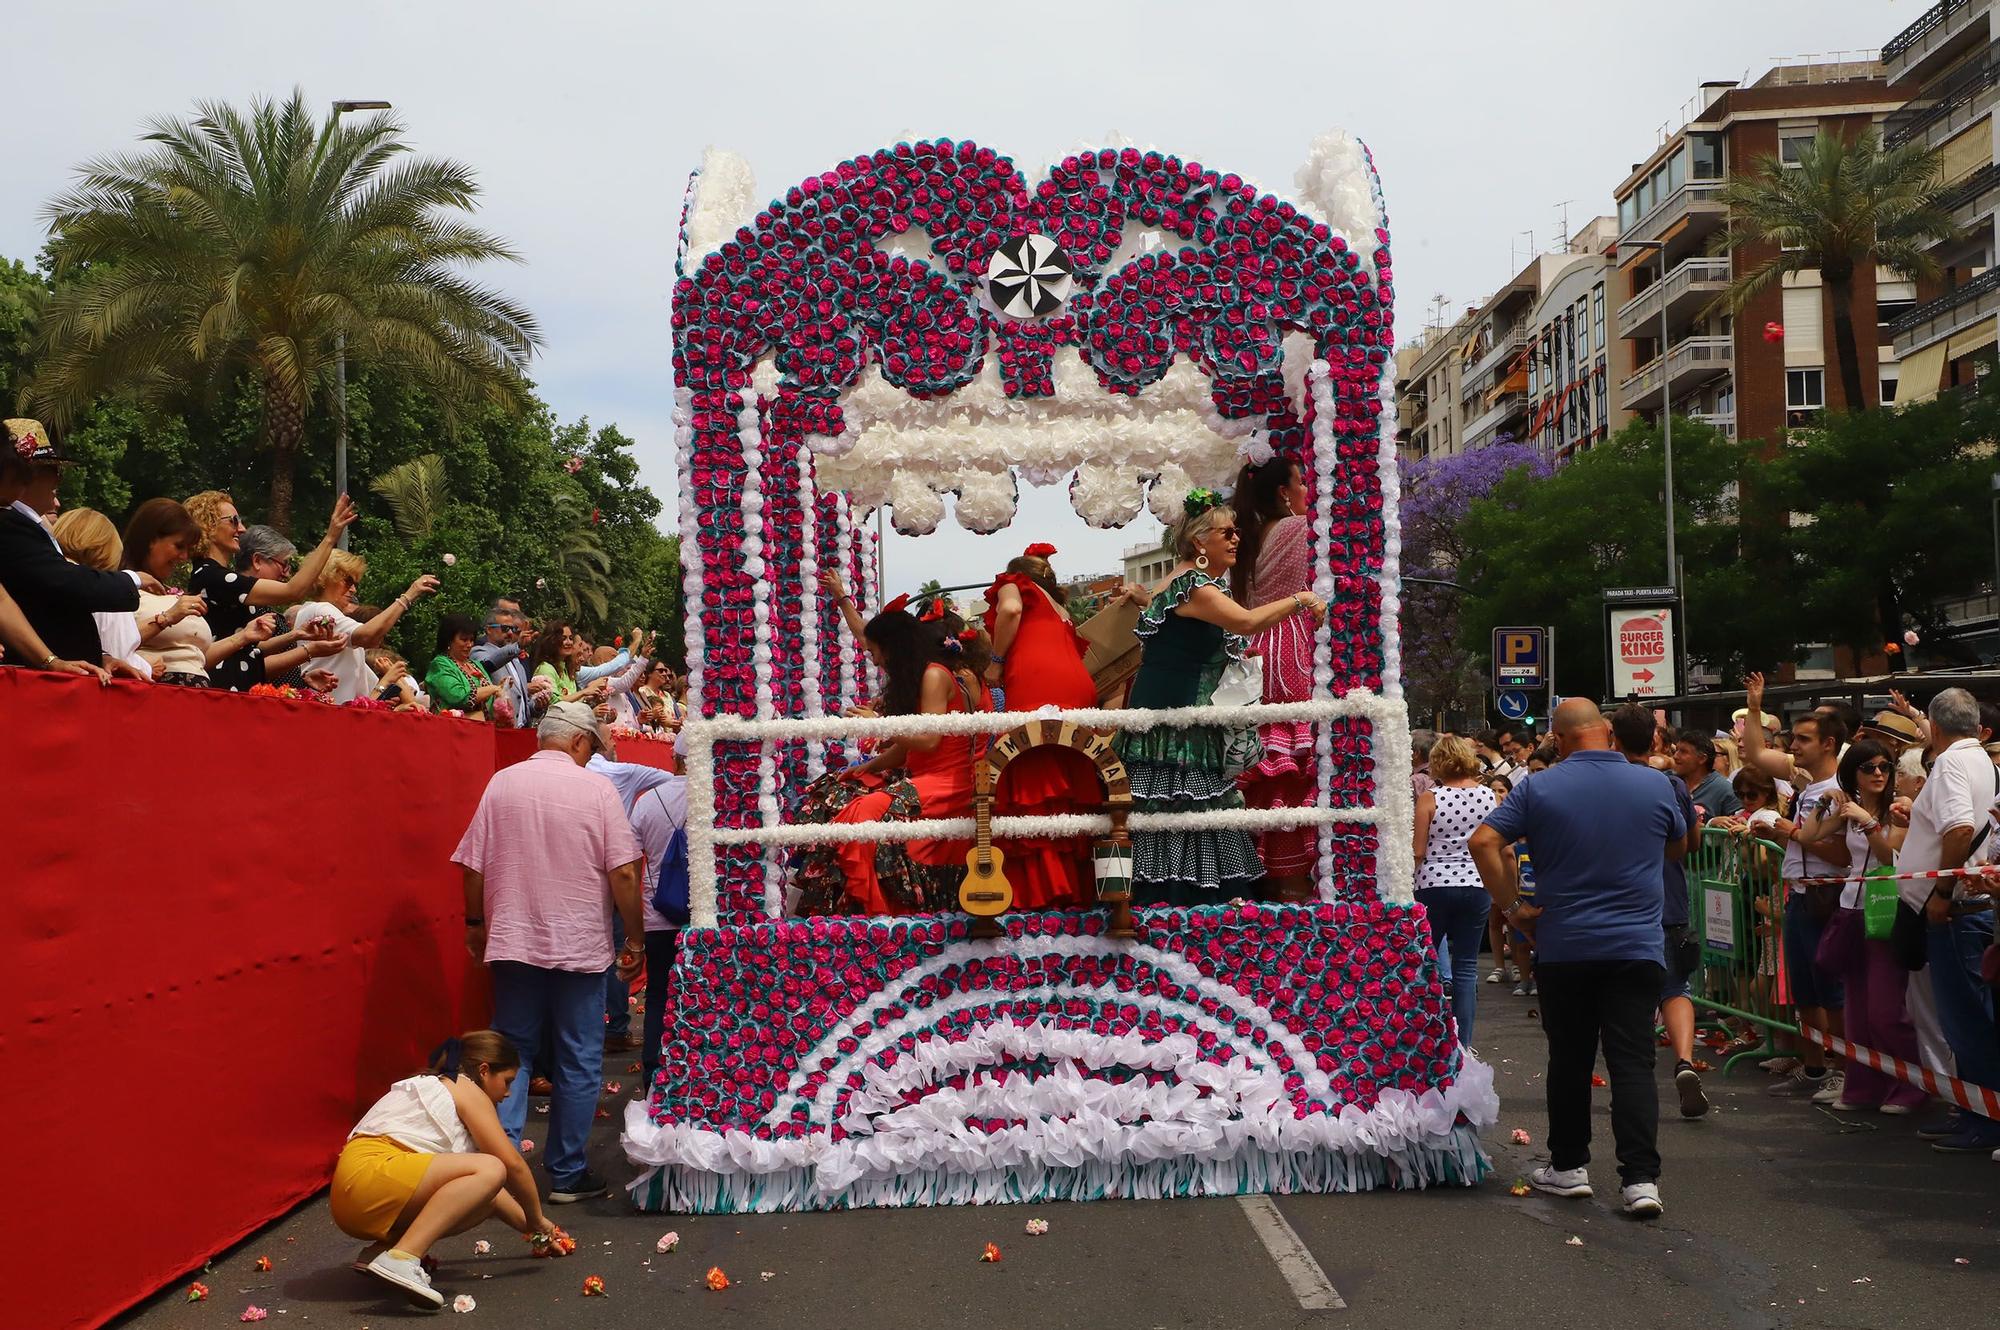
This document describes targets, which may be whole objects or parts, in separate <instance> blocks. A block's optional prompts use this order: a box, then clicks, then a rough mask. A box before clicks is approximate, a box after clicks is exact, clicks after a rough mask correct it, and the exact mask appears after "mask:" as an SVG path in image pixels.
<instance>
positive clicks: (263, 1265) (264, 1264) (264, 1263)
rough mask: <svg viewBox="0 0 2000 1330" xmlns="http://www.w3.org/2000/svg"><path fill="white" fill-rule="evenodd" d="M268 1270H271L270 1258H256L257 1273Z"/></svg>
mask: <svg viewBox="0 0 2000 1330" xmlns="http://www.w3.org/2000/svg"><path fill="white" fill-rule="evenodd" d="M270 1268H271V1258H270V1257H268V1256H259V1257H258V1258H257V1269H258V1271H259V1272H262V1271H265V1270H269V1269H270Z"/></svg>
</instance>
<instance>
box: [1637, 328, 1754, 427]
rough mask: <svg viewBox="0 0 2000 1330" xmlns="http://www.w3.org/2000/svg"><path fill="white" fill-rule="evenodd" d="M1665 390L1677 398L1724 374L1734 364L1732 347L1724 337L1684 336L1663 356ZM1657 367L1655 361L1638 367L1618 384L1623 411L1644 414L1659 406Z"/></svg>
mask: <svg viewBox="0 0 2000 1330" xmlns="http://www.w3.org/2000/svg"><path fill="white" fill-rule="evenodd" d="M1666 359H1667V364H1666V384H1667V390H1668V391H1669V392H1670V393H1671V394H1672V395H1673V396H1675V397H1679V396H1680V395H1681V393H1682V392H1683V390H1684V389H1688V388H1693V387H1694V386H1696V385H1697V384H1700V383H1704V382H1706V381H1707V380H1709V379H1711V378H1714V377H1715V376H1716V375H1717V374H1726V373H1728V372H1729V371H1730V370H1731V369H1732V368H1734V367H1735V364H1736V346H1735V343H1734V342H1733V341H1731V340H1730V339H1729V338H1727V337H1688V338H1684V339H1682V340H1681V341H1678V342H1675V343H1674V349H1673V350H1672V351H1670V352H1669V353H1668V354H1667V358H1666ZM1660 381H1661V367H1660V361H1659V358H1658V357H1657V356H1656V357H1654V358H1653V360H1652V361H1651V362H1649V363H1647V364H1645V365H1642V366H1640V367H1639V371H1638V372H1637V373H1636V374H1634V375H1632V377H1631V378H1629V379H1626V380H1625V381H1624V382H1623V383H1621V384H1619V385H1618V405H1619V407H1620V409H1622V410H1626V411H1647V410H1652V409H1655V408H1657V407H1658V406H1659V405H1660Z"/></svg>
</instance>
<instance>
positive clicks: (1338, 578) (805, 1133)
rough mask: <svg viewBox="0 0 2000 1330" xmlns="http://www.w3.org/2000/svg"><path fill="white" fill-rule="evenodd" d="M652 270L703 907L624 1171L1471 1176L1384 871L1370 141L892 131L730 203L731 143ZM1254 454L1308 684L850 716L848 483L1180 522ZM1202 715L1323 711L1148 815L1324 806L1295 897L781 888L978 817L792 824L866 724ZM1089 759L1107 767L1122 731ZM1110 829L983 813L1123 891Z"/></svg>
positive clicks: (1077, 1190)
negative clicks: (841, 911)
mask: <svg viewBox="0 0 2000 1330" xmlns="http://www.w3.org/2000/svg"><path fill="white" fill-rule="evenodd" d="M679 274H680V276H679V280H678V282H677V284H676V287H675V292H674V311H673V322H674V378H675V383H676V394H677V395H676V415H675V421H676V426H677V432H678V436H677V445H678V450H679V467H680V477H681V488H680V524H681V533H682V540H683V544H682V558H683V563H684V567H685V578H686V592H687V633H688V642H687V646H688V651H687V655H688V661H689V665H690V669H689V683H690V702H691V703H692V704H693V707H694V715H693V716H692V718H691V719H690V721H689V723H688V724H687V726H686V727H685V729H684V730H683V731H682V739H683V741H684V744H685V748H686V754H687V757H686V771H687V775H688V781H689V831H690V866H691V867H690V884H691V889H690V899H691V911H692V916H693V922H692V925H691V926H690V927H689V928H688V929H687V930H685V932H684V933H683V936H682V942H681V950H680V959H679V961H678V963H677V965H676V967H675V970H674V974H673V976H672V978H671V981H670V982H671V983H672V988H673V998H672V1005H671V1017H670V1023H669V1026H668V1030H667V1039H666V1042H667V1047H666V1049H665V1057H664V1061H663V1064H662V1069H661V1071H660V1073H659V1075H658V1078H657V1080H656V1082H655V1083H654V1084H653V1085H652V1086H651V1087H650V1091H649V1094H648V1095H647V1097H646V1098H645V1099H643V1100H635V1101H634V1102H633V1103H632V1104H631V1105H630V1106H629V1108H628V1111H627V1115H626V1122H625V1131H624V1135H623V1143H624V1146H625V1148H626V1151H627V1153H628V1155H629V1156H630V1158H631V1159H632V1161H633V1162H634V1163H635V1164H636V1165H638V1166H640V1167H641V1169H642V1172H641V1174H640V1176H639V1177H638V1178H637V1179H636V1180H635V1181H634V1183H633V1184H632V1192H633V1195H634V1198H635V1200H636V1201H637V1203H638V1204H639V1205H640V1206H641V1207H642V1208H646V1209H664V1210H674V1211H692V1212H707V1213H715V1212H738V1211H770V1210H810V1209H835V1208H842V1207H849V1206H858V1205H932V1204H951V1203H960V1202H981V1203H983V1202H1003V1201H1032V1200H1049V1199H1095V1198H1100V1197H1175V1196H1190V1195H1216V1194H1238V1193H1247V1192H1262V1191H1272V1192H1289V1191H1351V1190H1364V1189H1369V1188H1375V1187H1422V1186H1428V1185H1438V1184H1469V1183H1472V1182H1475V1181H1477V1180H1478V1179H1479V1178H1480V1177H1482V1176H1483V1175H1484V1173H1485V1172H1486V1171H1487V1169H1488V1162H1487V1159H1486V1157H1485V1155H1484V1154H1483V1153H1482V1151H1481V1149H1480V1146H1479V1143H1478V1136H1477V1134H1478V1130H1479V1129H1480V1128H1481V1127H1483V1126H1486V1125H1490V1124H1491V1122H1492V1121H1493V1119H1494V1117H1495V1115H1496V1113H1497V1101H1496V1099H1495V1096H1494V1092H1493V1087H1492V1075H1491V1072H1490V1070H1489V1069H1488V1068H1487V1067H1485V1066H1484V1065H1482V1064H1481V1063H1480V1062H1479V1061H1478V1060H1477V1059H1476V1058H1474V1057H1473V1056H1471V1054H1470V1053H1469V1052H1468V1051H1466V1050H1464V1049H1461V1048H1460V1047H1458V1046H1457V1042H1456V1039H1455V1035H1454V1033H1453V1027H1452V1025H1451V1021H1450V1019H1449V1016H1448V1010H1447V1004H1446V1002H1445V1000H1444V998H1443V995H1442V992H1441V988H1440V984H1439V981H1438V976H1437V973H1436V971H1435V968H1434V965H1433V962H1432V956H1431V947H1430V945H1429V941H1428V928H1427V925H1426V923H1425V920H1424V917H1423V914H1422V911H1421V910H1420V909H1419V908H1418V907H1417V906H1416V905H1415V903H1414V889H1413V863H1412V855H1411V849H1410V822H1411V802H1412V799H1411V790H1410V768H1409V731H1408V721H1407V717H1406V713H1405V710H1404V706H1403V702H1402V698H1401V695H1400V690H1399V687H1398V684H1397V678H1398V673H1399V666H1398V645H1397V627H1396V619H1397V613H1398V596H1397V586H1398V582H1397V549H1396V521H1395V505H1396V489H1395V487H1396V469H1395V445H1394V422H1393V411H1392V409H1391V407H1390V404H1389V396H1388V394H1389V390H1390V381H1391V378H1392V368H1393V366H1392V346H1393V340H1392V339H1393V331H1392V319H1391V312H1392V297H1391V280H1392V269H1391V263H1390V245H1389V231H1388V222H1387V217H1386V214H1385V213H1384V210H1383V205H1382V197H1381V191H1380V187H1379V182H1378V179H1377V176H1376V173H1375V170H1374V166H1373V163H1372V161H1371V160H1370V158H1369V156H1368V153H1367V150H1366V149H1365V147H1364V146H1363V145H1362V144H1361V143H1360V142H1359V141H1358V140H1356V139H1354V138H1352V137H1350V136H1348V135H1346V134H1343V133H1338V132H1335V133H1329V134H1327V135H1325V136H1323V137H1321V138H1320V139H1319V140H1317V141H1316V142H1315V143H1314V144H1313V145H1312V146H1311V149H1310V152H1309V154H1308V158H1307V161H1306V164H1305V165H1304V166H1303V167H1302V168H1301V169H1300V171H1299V172H1298V175H1297V178H1296V189H1295V196H1294V197H1293V198H1291V199H1282V198H1277V197H1273V196H1272V195H1270V194H1268V193H1266V192H1264V191H1263V190H1261V189H1259V188H1258V187H1257V186H1256V185H1254V184H1252V183H1250V182H1248V181H1246V180H1244V179H1243V178H1242V177H1240V176H1239V175H1236V174H1232V173H1229V172H1226V171H1221V170H1217V169H1215V168H1213V167H1209V166H1206V165H1203V164H1200V163H1197V162H1195V161H1191V160H1185V159H1183V158H1181V157H1177V156H1174V155H1171V154H1167V153H1162V152H1157V151H1149V150H1142V149H1139V148H1135V147H1130V146H1119V147H1107V148H1101V149H1096V150H1091V151H1079V152H1077V153H1074V154H1072V155H1069V156H1067V157H1065V158H1064V159H1062V160H1061V161H1060V162H1059V163H1057V164H1056V165H1055V166H1053V167H1052V168H1050V169H1049V170H1048V172H1047V173H1046V174H1045V175H1043V176H1041V177H1040V178H1029V177H1028V176H1027V175H1025V174H1024V173H1023V172H1022V171H1020V170H1019V169H1017V168H1016V166H1015V165H1014V163H1013V162H1012V161H1011V160H1010V159H1009V158H1007V157H1006V156H1004V155H1002V154H1000V153H998V152H995V151H994V150H992V149H990V148H987V147H983V146H980V145H977V144H973V143H969V142H963V141H953V140H948V139H939V140H935V141H926V142H916V143H907V142H906V143H898V144H895V145H894V146H891V147H887V148H883V149H881V150H879V151H874V152H870V153H866V154H863V155H861V156H857V157H854V158H852V159H850V160H847V161H844V162H841V163H839V164H838V165H837V166H835V167H833V168H832V169H830V170H827V171H825V172H823V173H821V174H819V175H816V176H813V177H810V178H808V179H806V180H803V181H801V182H800V183H798V184H797V185H795V186H793V187H792V188H790V189H787V190H785V191H784V192H783V194H782V195H781V196H779V197H777V198H775V199H773V200H771V201H770V202H768V203H765V204H762V205H761V206H760V204H759V202H758V199H757V195H756V192H755V188H754V185H753V182H752V178H751V174H750V171H749V169H748V167H747V166H746V165H745V164H744V163H743V162H742V161H741V160H740V159H737V158H735V157H733V156H730V155H728V154H726V153H721V152H716V151H711V152H709V153H708V154H707V156H706V157H705V159H704V161H703V163H702V166H701V169H700V170H699V171H698V172H697V173H696V174H695V176H694V177H693V179H692V180H691V181H690V184H689V189H688V194H687V199H686V203H685V207H684V210H683V218H682V226H681V235H680V262H679ZM1272 455H1285V456H1292V457H1296V458H1297V459H1299V460H1300V461H1301V462H1302V463H1303V464H1304V465H1305V467H1306V469H1307V471H1308V473H1309V474H1310V476H1311V478H1312V492H1313V494H1314V496H1315V502H1314V504H1313V508H1312V512H1311V520H1312V530H1313V550H1314V560H1315V564H1314V566H1315V568H1316V570H1317V571H1316V578H1317V580H1316V590H1317V591H1318V592H1319V594H1320V595H1321V596H1322V597H1323V598H1324V599H1325V600H1326V602H1327V603H1328V605H1329V607H1330V613H1329V615H1328V617H1327V620H1326V622H1325V624H1324V625H1323V626H1322V627H1321V629H1320V632H1319V636H1318V640H1317V645H1316V652H1315V677H1316V688H1315V695H1314V699H1313V700H1312V701H1310V702H1303V703H1288V704H1283V705H1265V706H1257V707H1251V708H1233V709H1229V711H1228V714H1227V716H1226V717H1224V716H1221V715H1218V714H1217V712H1218V711H1219V710H1220V709H1218V708H1188V709H1184V710H1179V711H1120V710H1094V711H1073V712H1068V713H1063V714H1062V715H1060V716H1057V715H1021V714H1013V715H1009V714H972V715H955V716H944V717H940V716H924V717H900V718H886V719H856V718H846V717H843V716H842V715H841V712H842V710H843V708H845V707H847V706H849V705H851V704H853V703H855V702H857V701H858V700H860V699H861V698H863V697H864V696H865V695H866V694H867V691H868V689H869V687H870V679H869V665H868V660H867V658H866V656H865V654H864V652H863V650H862V648H861V644H860V643H858V642H857V641H856V640H854V638H853V636H852V635H851V634H850V632H849V631H848V628H847V626H846V624H845V623H844V621H843V618H842V616H841V614H840V613H839V612H838V607H837V606H836V605H835V604H834V603H833V602H832V601H831V600H830V599H829V598H828V597H827V596H826V595H825V594H824V592H823V591H822V589H821V582H820V574H821V573H822V572H823V571H826V570H837V571H839V572H840V573H841V574H842V575H843V577H844V578H845V580H846V581H847V582H848V584H849V585H851V586H854V587H856V588H857V590H858V591H859V592H860V593H861V596H860V598H861V599H862V601H863V602H864V604H865V605H868V606H873V605H876V604H879V599H880V597H879V589H878V588H877V587H876V586H875V581H874V579H875V568H876V562H875V557H874V556H875V549H874V544H875V536H874V533H873V531H872V530H871V527H872V526H873V514H874V513H875V512H876V511H877V510H883V511H886V513H887V515H888V518H889V520H890V521H891V522H892V523H893V524H894V526H895V527H896V529H897V530H898V531H899V532H902V533H905V534H909V535H921V534H924V533H927V532H930V531H932V530H934V529H935V528H936V527H937V526H938V524H939V523H940V522H942V521H943V520H945V518H946V516H947V511H949V513H950V516H951V517H952V518H953V519H954V520H956V521H957V522H959V523H960V524H961V525H962V526H965V527H967V528H969V529H971V530H973V531H978V532H992V531H997V530H999V529H1001V528H1003V527H1005V526H1007V525H1008V523H1009V522H1010V521H1011V519H1012V518H1013V516H1014V512H1015V506H1016V502H1017V498H1018V494H1019V487H1020V485H1022V484H1023V483H1026V484H1030V485H1041V486H1046V485H1065V486H1066V487H1067V490H1068V494H1069V497H1070V501H1071V504H1072V506H1073V507H1074V508H1075V510H1076V511H1077V513H1079V514H1080V515H1081V516H1082V517H1083V518H1084V519H1085V520H1086V521H1088V522H1089V523H1091V524H1092V525H1093V526H1101V527H1115V526H1120V525H1122V524H1124V523H1125V522H1127V521H1130V520H1131V519H1132V518H1134V517H1135V516H1137V515H1138V513H1139V512H1140V511H1141V510H1142V508H1145V509H1150V510H1151V511H1152V512H1153V514H1154V515H1156V516H1157V517H1159V518H1160V519H1161V520H1162V521H1165V522H1172V521H1174V520H1176V519H1177V518H1179V517H1180V515H1181V505H1182V500H1183V498H1184V496H1185V495H1186V494H1187V492H1188V491H1189V489H1190V488H1191V487H1195V486H1221V487H1225V488H1226V487H1227V485H1228V484H1229V482H1230V480H1231V478H1232V477H1233V476H1234V474H1235V473H1236V471H1237V469H1238V468H1239V467H1240V466H1241V465H1242V463H1243V462H1244V461H1245V460H1246V459H1253V460H1263V459H1265V458H1268V457H1270V456H1272ZM997 562H998V560H996V564H997ZM1225 718H1226V719H1228V720H1229V721H1230V722H1231V723H1233V724H1238V725H1244V724H1256V723H1264V722H1271V721H1279V720H1298V721H1306V722H1309V723H1311V724H1312V725H1313V726H1314V728H1315V734H1316V744H1317V749H1318V758H1319V761H1318V772H1319V784H1318V789H1317V791H1316V795H1315V797H1314V798H1313V799H1312V800H1311V802H1310V803H1309V804H1308V805H1306V806H1303V807H1296V808H1277V809H1234V810H1223V811H1215V812H1204V813H1160V814H1153V815H1151V816H1152V817H1153V818H1154V819H1155V820H1156V821H1157V822H1159V824H1160V825H1162V826H1169V825H1171V826H1193V825H1198V824H1201V823H1202V822H1203V820H1204V819H1205V820H1207V821H1208V823H1210V824H1214V823H1219V822H1231V823H1234V824H1237V825H1241V826H1244V827H1246V828H1249V829H1253V830H1254V829H1258V828H1264V827H1271V826H1296V825H1310V826H1313V827H1315V828H1316V829H1317V836H1318V843H1319V878H1318V897H1319V899H1318V901H1317V903H1312V904H1305V905H1271V904H1260V903H1251V902H1232V903H1226V904H1217V905H1214V906H1210V907H1204V908H1196V909H1157V910H1139V911H1134V912H1131V913H1130V914H1129V915H1128V914H1125V912H1124V911H1123V910H1122V909H1120V908H1116V907H1115V903H1114V908H1110V909H1099V910H1094V911H1076V912H1039V913H1022V912H1010V913H1003V914H1001V915H1000V916H999V917H998V918H997V919H996V920H993V921H991V922H988V921H986V920H982V919H975V918H973V917H971V916H969V915H967V914H964V913H948V914H938V915H928V916H920V917H913V918H877V917H841V918H827V917H816V918H810V919H800V918H788V917H786V914H785V907H786V901H787V885H788V883H787V876H788V857H787V856H788V854H789V853H790V852H791V851H792V850H794V849H796V848H797V847H799V846H801V845H804V844H809V843H816V842H824V841H826V840H828V839H831V838H835V837H843V838H856V839H874V840H887V839H913V838H921V837H944V836H955V837H966V836H969V835H971V834H972V820H971V819H957V820H932V821H920V822H895V823H879V824H868V825H862V826H826V825H799V824H787V822H786V814H785V810H786V808H787V806H788V800H789V799H790V797H791V796H792V794H793V793H794V792H796V791H797V790H798V789H799V788H800V787H801V786H803V785H804V784H805V783H806V782H808V781H809V780H811V779H813V778H814V777H816V776H818V775H819V774H820V773H822V772H823V771H825V770H827V769H829V767H830V766H831V765H833V764H838V763H841V762H844V761H847V760H849V759H850V758H851V757H852V756H853V754H854V746H855V745H856V744H857V743H859V742H860V741H862V740H863V739H865V738H870V737H872V738H874V739H883V738H888V737H893V736H895V735H897V734H898V733H911V732H915V729H916V727H921V728H922V730H923V731H924V732H927V733H936V732H939V731H941V730H945V731H950V732H955V733H983V734H989V735H992V736H995V738H996V739H997V740H1000V741H1001V745H1000V746H1002V747H1003V748H1005V750H1006V751H1009V752H1011V751H1014V750H1015V749H1018V747H1019V746H1021V745H1023V744H1027V743H1033V742H1038V741H1041V740H1040V738H1039V736H1041V735H1042V733H1043V730H1042V729H1040V728H1037V727H1047V726H1049V725H1052V724H1060V725H1063V726H1067V727H1069V729H1068V733H1069V735H1070V736H1071V740H1072V741H1073V740H1074V736H1076V735H1082V736H1084V738H1083V740H1081V742H1086V743H1087V742H1089V741H1090V737H1091V736H1102V735H1106V734H1109V733H1110V732H1112V731H1115V730H1119V729H1137V728H1146V727H1150V726H1154V725H1186V724H1193V723H1204V722H1207V723H1213V722H1215V721H1217V720H1220V719H1225ZM1024 726H1025V727H1026V728H1025V729H1024V728H1023V727H1024ZM1054 741H1064V740H1054ZM1100 747H1107V745H1100ZM1100 766H1102V767H1104V778H1105V783H1106V787H1107V793H1108V794H1109V795H1113V796H1115V794H1116V790H1115V786H1116V784H1117V781H1118V779H1119V773H1118V772H1117V771H1116V770H1115V768H1116V759H1115V758H1112V759H1110V761H1109V762H1108V763H1102V762H1101V763H1100ZM1147 816H1148V815H1146V814H1142V813H1132V814H1131V815H1130V818H1129V822H1130V824H1131V825H1132V826H1134V827H1143V826H1145V825H1146V822H1145V819H1146V817H1147ZM1127 821H1128V819H1127V815H1126V807H1125V806H1124V804H1123V803H1122V802H1120V801H1119V800H1117V799H1116V798H1115V797H1112V798H1110V799H1109V800H1108V802H1107V808H1106V810H1105V811H1102V812H1098V813H1083V814H1075V815H1070V816H1067V817H1062V818H1013V819H1008V818H1002V819H998V820H996V822H995V823H994V825H993V827H992V830H993V831H994V832H995V833H996V834H1003V835H1004V834H1010V833H1011V834H1018V835H1044V836H1045V835H1054V834H1077V835H1085V836H1089V837H1092V838H1095V839H1096V840H1097V841H1098V844H1099V856H1098V862H1099V865H1100V873H1101V874H1102V875H1103V876H1102V877H1101V879H1100V886H1101V888H1103V889H1104V891H1105V895H1106V897H1107V899H1109V898H1110V897H1112V896H1114V895H1115V894H1116V885H1115V884H1116V881H1117V873H1118V871H1119V864H1120V856H1119V849H1118V846H1119V842H1118V835H1117V833H1118V831H1119V830H1120V829H1121V828H1122V826H1123V825H1124V824H1125V823H1126V822H1127ZM1114 823H1115V824H1116V825H1114ZM1107 884H1109V885H1107ZM1119 916H1123V919H1122V920H1121V922H1129V924H1130V927H1129V929H1128V928H1125V927H1114V919H1115V918H1118V917H1119ZM995 933H997V934H998V935H997V936H992V935H991V934H995ZM661 978H662V977H661V976H655V977H654V980H653V981H654V982H660V981H661Z"/></svg>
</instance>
